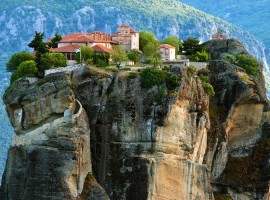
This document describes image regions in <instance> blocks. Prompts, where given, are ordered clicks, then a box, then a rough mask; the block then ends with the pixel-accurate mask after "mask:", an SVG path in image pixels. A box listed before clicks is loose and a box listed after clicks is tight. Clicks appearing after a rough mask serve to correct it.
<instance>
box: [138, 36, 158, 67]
mask: <svg viewBox="0 0 270 200" xmlns="http://www.w3.org/2000/svg"><path fill="white" fill-rule="evenodd" d="M139 42H140V50H142V52H143V53H144V55H145V56H146V57H147V60H146V62H147V63H149V64H153V65H154V66H158V65H159V64H161V53H160V51H159V41H158V40H156V38H155V36H154V34H153V33H151V32H146V31H141V32H140V40H139Z"/></svg>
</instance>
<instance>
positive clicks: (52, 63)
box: [39, 52, 67, 70]
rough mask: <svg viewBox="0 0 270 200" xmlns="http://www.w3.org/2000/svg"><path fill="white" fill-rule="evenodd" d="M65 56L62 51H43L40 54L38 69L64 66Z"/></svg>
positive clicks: (65, 64) (65, 63)
mask: <svg viewBox="0 0 270 200" xmlns="http://www.w3.org/2000/svg"><path fill="white" fill-rule="evenodd" d="M66 66H67V58H66V57H65V56H64V54H62V53H53V52H50V53H45V54H42V55H41V56H40V67H39V68H40V69H41V70H47V69H52V68H59V67H66Z"/></svg>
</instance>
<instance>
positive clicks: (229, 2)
mask: <svg viewBox="0 0 270 200" xmlns="http://www.w3.org/2000/svg"><path fill="white" fill-rule="evenodd" d="M180 2H183V3H186V4H188V5H190V6H193V7H195V8H197V9H200V10H202V11H204V12H206V13H209V14H212V15H214V16H217V17H220V18H222V19H224V20H226V21H228V22H230V23H233V24H235V25H236V26H238V27H240V28H242V29H244V30H247V31H249V32H250V33H251V34H253V35H255V36H256V37H257V38H259V39H260V40H262V41H263V42H264V43H265V45H266V46H267V48H268V52H269V49H270V37H269V35H270V25H269V21H268V20H269V19H270V12H269V6H270V0H264V1H260V0H240V1H233V0H226V1H225V0H222V1H214V0H209V1H200V0H180ZM268 57H269V58H270V56H268Z"/></svg>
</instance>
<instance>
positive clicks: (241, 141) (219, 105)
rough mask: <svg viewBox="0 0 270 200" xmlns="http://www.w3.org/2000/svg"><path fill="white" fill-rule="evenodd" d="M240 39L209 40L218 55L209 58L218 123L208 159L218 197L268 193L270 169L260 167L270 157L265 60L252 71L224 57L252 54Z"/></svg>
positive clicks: (213, 120) (213, 129) (261, 196)
mask: <svg viewBox="0 0 270 200" xmlns="http://www.w3.org/2000/svg"><path fill="white" fill-rule="evenodd" d="M238 43H239V42H238V41H236V40H234V39H230V40H212V41H210V42H209V43H207V45H206V48H208V50H209V51H210V52H211V56H212V57H213V58H214V59H217V60H216V61H212V62H210V63H209V70H210V74H209V75H210V80H211V83H212V84H213V86H214V88H215V92H216V95H215V97H214V98H212V99H211V101H210V110H209V112H210V119H211V125H212V126H211V129H210V132H209V134H208V135H209V136H210V137H209V140H208V153H207V154H208V155H207V157H206V158H207V160H206V162H207V163H208V166H209V167H210V168H211V169H212V183H213V188H214V192H215V197H216V198H217V199H222V198H225V197H230V198H232V199H267V197H268V190H269V188H268V187H269V186H268V181H269V179H268V178H265V179H264V180H263V179H262V178H260V177H262V176H264V175H265V174H269V170H268V169H266V168H265V167H261V170H258V169H259V168H258V166H264V165H265V162H267V160H269V156H267V153H266V152H267V148H265V147H263V146H264V145H265V143H264V141H265V137H267V136H266V135H267V133H266V131H265V130H266V129H265V127H268V126H269V119H270V118H269V102H268V100H267V98H266V95H265V87H264V78H263V76H262V73H261V71H262V69H261V66H258V67H259V69H260V73H259V75H258V76H257V77H252V76H249V75H247V74H246V72H245V71H244V70H243V69H242V68H239V67H237V66H235V65H232V64H230V63H228V62H227V61H223V60H222V58H223V57H224V55H227V54H234V55H235V54H238V53H244V54H247V52H246V50H245V49H244V48H243V47H242V45H241V44H240V45H238ZM218 59H219V60H218ZM264 148H265V149H264ZM258 149H260V150H258ZM263 149H264V150H263ZM259 152H260V153H259ZM258 154H261V155H258ZM254 155H256V156H258V157H257V158H255V157H254ZM266 165H267V164H266ZM236 180H237V181H236Z"/></svg>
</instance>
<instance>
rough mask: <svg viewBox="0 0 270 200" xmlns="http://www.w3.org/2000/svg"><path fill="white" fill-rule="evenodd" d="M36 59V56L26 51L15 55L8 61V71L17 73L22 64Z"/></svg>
mask: <svg viewBox="0 0 270 200" xmlns="http://www.w3.org/2000/svg"><path fill="white" fill-rule="evenodd" d="M34 59H35V58H34V56H32V55H31V54H30V53H29V52H26V51H22V52H17V53H14V54H13V55H12V56H11V58H10V60H9V61H8V63H7V65H6V69H7V71H10V72H12V71H16V70H17V68H18V67H19V65H20V64H21V63H22V62H24V61H27V60H34Z"/></svg>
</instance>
